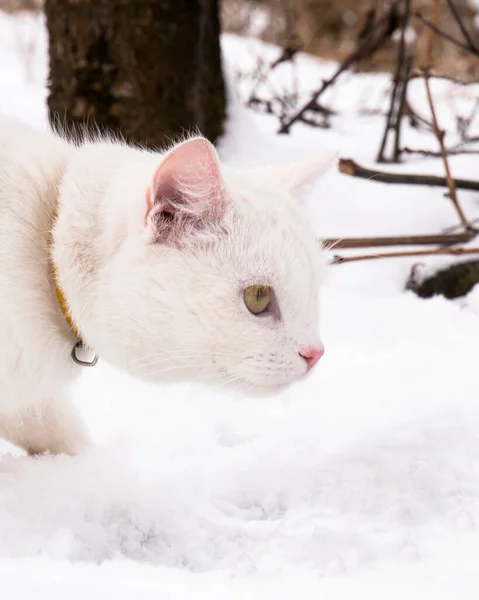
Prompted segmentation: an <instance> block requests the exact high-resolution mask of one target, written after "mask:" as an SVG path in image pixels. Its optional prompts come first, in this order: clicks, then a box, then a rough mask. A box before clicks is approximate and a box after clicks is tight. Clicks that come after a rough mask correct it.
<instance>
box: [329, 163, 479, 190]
mask: <svg viewBox="0 0 479 600" xmlns="http://www.w3.org/2000/svg"><path fill="white" fill-rule="evenodd" d="M339 171H340V173H342V174H343V175H351V176H352V177H359V178H361V179H368V180H371V181H377V182H380V183H395V184H403V185H429V186H435V187H447V179H446V178H445V177H438V176H437V175H415V174H412V173H411V174H406V173H387V172H384V171H377V170H375V169H366V168H365V167H361V166H360V165H358V163H356V162H354V160H351V159H350V158H341V159H340V160H339ZM455 183H456V188H460V189H463V190H474V191H479V181H473V180H471V179H456V180H455Z"/></svg>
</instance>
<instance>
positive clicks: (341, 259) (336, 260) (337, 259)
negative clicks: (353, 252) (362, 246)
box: [331, 248, 479, 265]
mask: <svg viewBox="0 0 479 600" xmlns="http://www.w3.org/2000/svg"><path fill="white" fill-rule="evenodd" d="M467 254H479V248H436V250H406V251H404V252H381V253H378V254H358V255H357V256H339V255H336V256H334V257H333V259H332V261H331V264H332V265H342V264H344V263H347V262H358V261H362V260H378V259H381V258H407V257H409V256H441V255H446V256H463V255H467Z"/></svg>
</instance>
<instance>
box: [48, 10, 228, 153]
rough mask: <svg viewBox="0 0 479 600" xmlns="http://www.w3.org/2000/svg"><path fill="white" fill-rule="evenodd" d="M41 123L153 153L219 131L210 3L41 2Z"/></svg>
mask: <svg viewBox="0 0 479 600" xmlns="http://www.w3.org/2000/svg"><path fill="white" fill-rule="evenodd" d="M45 11H46V16H47V26H48V32H49V36H50V84H49V87H50V94H49V98H48V108H49V117H50V122H51V123H52V124H59V125H60V126H61V127H62V128H64V129H65V130H66V133H67V134H70V135H73V136H75V135H78V132H80V131H82V130H83V128H84V127H86V128H87V130H88V131H91V130H92V129H93V130H97V129H98V128H100V130H107V131H112V132H114V133H121V134H122V135H123V136H124V137H125V138H126V139H127V140H128V141H131V142H135V143H138V144H141V145H145V146H147V147H150V148H151V147H161V146H164V145H165V143H168V142H169V141H171V139H172V138H176V137H178V136H179V135H182V134H184V133H185V132H187V131H191V130H195V129H197V128H199V129H200V131H201V132H202V133H203V134H204V135H205V136H206V137H208V138H209V139H210V140H211V141H215V139H216V138H217V137H218V136H219V135H220V134H221V133H222V126H223V120H224V116H225V89H224V82H223V74H222V68H221V53H220V42H219V33H220V26H219V16H218V0H46V2H45Z"/></svg>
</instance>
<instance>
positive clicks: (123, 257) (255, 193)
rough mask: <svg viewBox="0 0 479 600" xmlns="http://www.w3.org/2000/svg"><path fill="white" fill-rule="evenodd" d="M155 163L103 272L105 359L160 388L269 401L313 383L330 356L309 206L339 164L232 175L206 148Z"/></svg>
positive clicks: (198, 141) (191, 144)
mask: <svg viewBox="0 0 479 600" xmlns="http://www.w3.org/2000/svg"><path fill="white" fill-rule="evenodd" d="M155 160H156V163H155V166H154V168H153V169H152V172H151V175H150V178H149V180H148V181H143V184H140V182H138V183H137V184H135V185H137V186H140V185H142V188H141V190H138V198H140V197H141V201H140V200H138V203H139V204H140V206H137V207H136V208H135V210H134V211H133V213H132V215H133V216H130V219H133V221H134V222H130V223H129V230H128V231H129V232H128V235H127V236H126V239H125V240H124V241H123V243H122V244H121V245H120V247H119V249H118V250H117V251H116V252H115V254H114V256H113V258H112V260H111V261H110V264H109V265H108V268H106V269H105V280H104V281H103V282H102V289H103V293H104V296H103V297H104V303H105V310H104V311H103V314H102V318H101V321H102V324H101V328H100V329H99V330H98V335H93V337H94V338H95V339H94V347H95V350H96V351H97V352H98V353H99V354H100V356H102V357H104V358H105V359H106V360H110V361H111V362H113V363H115V364H117V365H118V366H120V367H122V368H125V369H127V370H129V371H130V372H132V373H133V374H135V375H138V376H140V377H143V378H148V379H152V380H159V381H164V380H176V381H182V380H203V381H205V382H210V383H216V384H233V385H237V386H238V387H242V388H245V389H252V390H255V391H261V390H265V391H267V390H274V389H278V388H281V387H284V386H286V385H289V384H291V383H292V382H294V381H297V380H300V379H301V378H303V377H304V376H305V375H306V373H307V372H308V371H309V370H310V368H311V367H312V366H313V365H314V364H315V363H316V362H317V360H318V359H319V358H320V357H321V355H322V353H323V351H324V349H323V345H322V342H321V339H320V336H319V332H318V326H319V323H318V293H319V285H320V282H321V277H322V269H323V257H322V253H321V250H320V248H319V245H318V243H317V241H316V240H315V237H314V235H313V232H312V230H311V228H310V227H309V224H308V220H307V216H306V214H305V210H304V207H303V206H302V200H303V196H304V195H305V193H306V192H307V190H308V188H309V187H310V186H311V185H313V184H314V183H315V182H316V180H317V178H318V177H319V175H320V174H321V173H322V172H323V171H324V169H325V168H326V167H327V166H329V164H330V163H331V162H332V160H333V159H332V158H329V159H327V160H326V161H325V160H324V159H321V160H311V161H306V162H304V163H298V164H293V165H289V166H281V167H275V168H256V169H250V170H241V169H234V168H223V167H222V166H221V165H220V161H219V158H218V156H217V153H216V151H215V149H214V147H213V145H212V144H210V143H209V142H208V141H207V140H206V139H204V138H201V137H197V138H193V139H190V140H187V141H186V142H183V143H181V144H179V145H177V146H175V147H174V148H173V149H172V150H171V151H170V152H168V153H167V154H166V155H164V156H159V155H156V157H155ZM127 188H128V186H127V185H126V184H125V186H124V189H125V190H127ZM115 193H116V194H120V193H122V192H121V186H120V187H118V186H117V187H116V192H115ZM125 193H126V192H125Z"/></svg>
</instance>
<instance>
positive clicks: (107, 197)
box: [52, 142, 158, 343]
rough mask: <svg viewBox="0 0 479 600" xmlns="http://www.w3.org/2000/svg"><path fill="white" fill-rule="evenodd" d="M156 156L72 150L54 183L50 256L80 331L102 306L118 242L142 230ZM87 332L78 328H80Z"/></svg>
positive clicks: (105, 147)
mask: <svg viewBox="0 0 479 600" xmlns="http://www.w3.org/2000/svg"><path fill="white" fill-rule="evenodd" d="M157 163H158V155H154V154H152V153H149V152H146V151H141V150H135V149H132V148H128V147H126V146H121V145H119V144H113V143H108V142H106V143H96V144H88V145H85V146H82V147H80V148H78V149H77V150H75V151H74V153H73V154H72V156H71V159H70V161H69V163H68V165H67V168H66V170H65V173H64V177H63V181H62V184H61V186H60V192H59V202H58V208H57V213H58V214H57V220H56V223H55V226H54V230H53V245H52V259H53V261H54V265H55V267H56V269H57V273H58V284H59V285H60V287H61V289H62V292H63V294H64V295H65V299H66V304H67V306H68V308H69V310H70V312H71V316H72V319H73V322H74V323H75V326H76V327H77V329H78V331H79V332H80V335H82V336H83V335H85V333H86V335H87V339H86V342H87V343H88V330H91V329H92V328H94V327H95V326H97V325H98V317H97V315H98V314H99V313H101V311H102V310H104V306H101V309H100V310H98V307H99V305H102V303H104V299H103V298H102V276H103V275H104V272H105V270H106V269H108V268H109V265H110V263H111V260H112V258H113V257H114V255H115V254H116V253H117V252H118V251H119V249H120V248H121V246H122V244H124V243H125V242H126V240H127V239H129V238H131V233H132V232H133V231H135V232H136V233H137V234H138V235H141V233H142V211H143V210H144V194H145V185H144V182H145V181H148V180H149V179H151V176H152V173H153V171H154V169H155V167H156V165H157ZM85 329H86V330H87V331H86V332H84V330H85Z"/></svg>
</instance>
